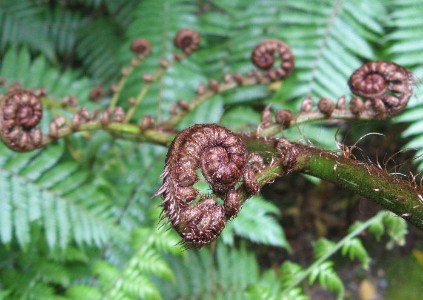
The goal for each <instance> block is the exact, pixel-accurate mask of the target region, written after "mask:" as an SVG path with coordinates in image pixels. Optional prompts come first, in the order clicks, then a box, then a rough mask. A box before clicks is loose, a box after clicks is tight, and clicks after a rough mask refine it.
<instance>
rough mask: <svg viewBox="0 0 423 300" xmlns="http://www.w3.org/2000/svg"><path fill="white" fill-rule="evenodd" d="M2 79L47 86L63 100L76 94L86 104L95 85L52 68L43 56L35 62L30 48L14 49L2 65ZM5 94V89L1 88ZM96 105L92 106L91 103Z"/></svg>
mask: <svg viewBox="0 0 423 300" xmlns="http://www.w3.org/2000/svg"><path fill="white" fill-rule="evenodd" d="M0 76H1V77H3V78H5V79H6V80H7V81H8V82H19V84H20V85H21V86H22V87H24V88H29V89H30V88H39V87H45V88H46V89H47V92H48V95H49V96H51V97H55V98H63V97H65V96H68V95H72V96H74V97H76V98H78V99H79V100H80V102H81V104H83V105H89V102H88V95H89V92H90V90H91V86H92V82H91V81H89V80H88V79H87V78H81V76H80V74H79V73H78V72H75V71H72V70H68V71H65V72H62V71H60V70H58V69H56V68H53V67H51V66H50V64H49V63H48V62H47V60H46V59H45V58H44V57H43V56H39V57H37V58H35V59H31V55H30V53H29V50H28V49H27V48H20V49H19V48H16V47H11V48H10V49H9V50H8V51H7V52H6V54H5V55H4V59H3V61H2V63H1V69H0ZM0 90H1V91H3V87H1V88H0ZM91 105H92V104H91Z"/></svg>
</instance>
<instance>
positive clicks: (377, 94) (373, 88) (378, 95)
mask: <svg viewBox="0 0 423 300" xmlns="http://www.w3.org/2000/svg"><path fill="white" fill-rule="evenodd" d="M413 78H414V76H413V74H412V73H411V71H409V70H407V69H406V68H404V67H402V66H400V65H397V64H395V63H393V62H387V61H374V62H368V63H366V64H364V65H362V66H361V67H360V68H359V69H357V70H356V71H354V73H353V74H352V75H351V77H350V78H349V80H348V85H349V87H350V90H351V92H352V93H354V94H355V95H357V96H360V97H363V98H366V99H369V100H370V102H371V104H372V107H371V108H372V110H373V113H374V114H375V115H392V114H395V113H397V112H399V111H401V110H402V109H403V108H404V107H405V106H406V105H407V103H408V101H409V99H410V98H411V96H412V93H413V85H414V83H415V80H414V79H413Z"/></svg>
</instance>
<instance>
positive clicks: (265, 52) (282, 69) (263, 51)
mask: <svg viewBox="0 0 423 300" xmlns="http://www.w3.org/2000/svg"><path fill="white" fill-rule="evenodd" d="M275 54H277V55H278V57H279V59H280V60H281V62H280V64H279V66H275ZM251 60H252V62H253V63H254V65H256V66H257V67H258V68H260V69H263V70H266V75H267V77H268V78H269V79H270V80H271V81H276V80H281V79H283V78H286V77H288V76H289V75H290V74H291V73H292V71H293V70H294V64H295V62H294V55H293V54H292V52H291V49H290V48H289V47H288V45H287V44H285V43H284V42H282V41H280V40H266V41H263V42H261V43H260V44H258V45H257V46H256V47H255V48H254V50H253V52H252V53H251Z"/></svg>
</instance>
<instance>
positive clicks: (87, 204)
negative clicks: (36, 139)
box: [0, 145, 117, 249]
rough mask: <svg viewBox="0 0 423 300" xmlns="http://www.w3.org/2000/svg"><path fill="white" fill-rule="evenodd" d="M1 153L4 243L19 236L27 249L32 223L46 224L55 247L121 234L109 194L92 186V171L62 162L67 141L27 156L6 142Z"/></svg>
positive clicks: (1, 234)
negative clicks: (107, 198) (108, 201)
mask: <svg viewBox="0 0 423 300" xmlns="http://www.w3.org/2000/svg"><path fill="white" fill-rule="evenodd" d="M0 152H1V157H2V161H1V163H0V169H1V172H0V185H1V191H0V193H1V197H0V206H1V208H2V209H1V212H0V220H1V221H0V222H1V225H2V226H1V230H0V238H1V241H2V243H4V244H8V243H10V242H11V241H12V239H13V237H16V239H17V241H18V243H19V244H20V245H21V247H22V248H26V247H27V245H28V244H29V242H30V241H31V237H30V228H31V226H32V224H33V223H34V224H39V225H41V226H42V227H43V228H44V232H45V236H46V240H47V243H48V245H49V247H50V248H52V249H53V248H56V247H61V248H65V247H66V246H67V245H68V243H69V242H71V241H72V240H73V241H75V242H77V243H78V244H80V245H81V244H83V243H86V244H89V245H97V246H99V245H102V244H104V242H106V241H107V240H108V239H109V238H110V236H111V235H113V234H114V233H115V234H116V233H117V229H116V228H115V227H114V226H113V220H111V219H110V216H108V213H107V211H108V209H107V204H105V203H106V202H105V201H104V199H105V197H104V195H102V194H101V193H100V192H99V191H98V190H96V189H95V188H92V186H91V185H90V184H89V181H87V178H88V173H87V172H85V171H83V170H80V169H77V168H76V167H75V166H74V165H72V164H57V163H58V161H59V159H60V158H61V156H62V154H63V146H62V145H56V146H51V147H48V148H47V149H45V150H39V151H35V152H31V153H27V154H16V153H14V152H12V151H10V150H8V149H7V148H6V147H5V146H1V147H0ZM53 176H57V177H55V178H54V177H53ZM89 199H91V200H89ZM87 200H88V201H87Z"/></svg>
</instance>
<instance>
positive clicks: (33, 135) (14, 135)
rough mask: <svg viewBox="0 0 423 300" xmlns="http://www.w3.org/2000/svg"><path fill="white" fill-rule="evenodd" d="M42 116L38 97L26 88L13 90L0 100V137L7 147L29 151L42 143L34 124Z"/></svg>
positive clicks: (37, 122) (36, 123) (39, 131)
mask: <svg viewBox="0 0 423 300" xmlns="http://www.w3.org/2000/svg"><path fill="white" fill-rule="evenodd" d="M42 116H43V107H42V105H41V101H40V99H39V98H38V97H37V96H35V95H34V94H33V93H32V92H30V91H27V90H13V91H10V92H9V93H7V94H6V95H4V96H3V97H2V99H1V100H0V138H1V139H2V140H3V142H4V143H5V144H6V146H8V147H9V148H11V149H13V150H15V151H18V152H24V151H31V150H33V149H35V148H38V147H41V145H42V133H41V130H40V129H39V128H36V126H37V125H38V124H39V122H40V121H41V118H42Z"/></svg>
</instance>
